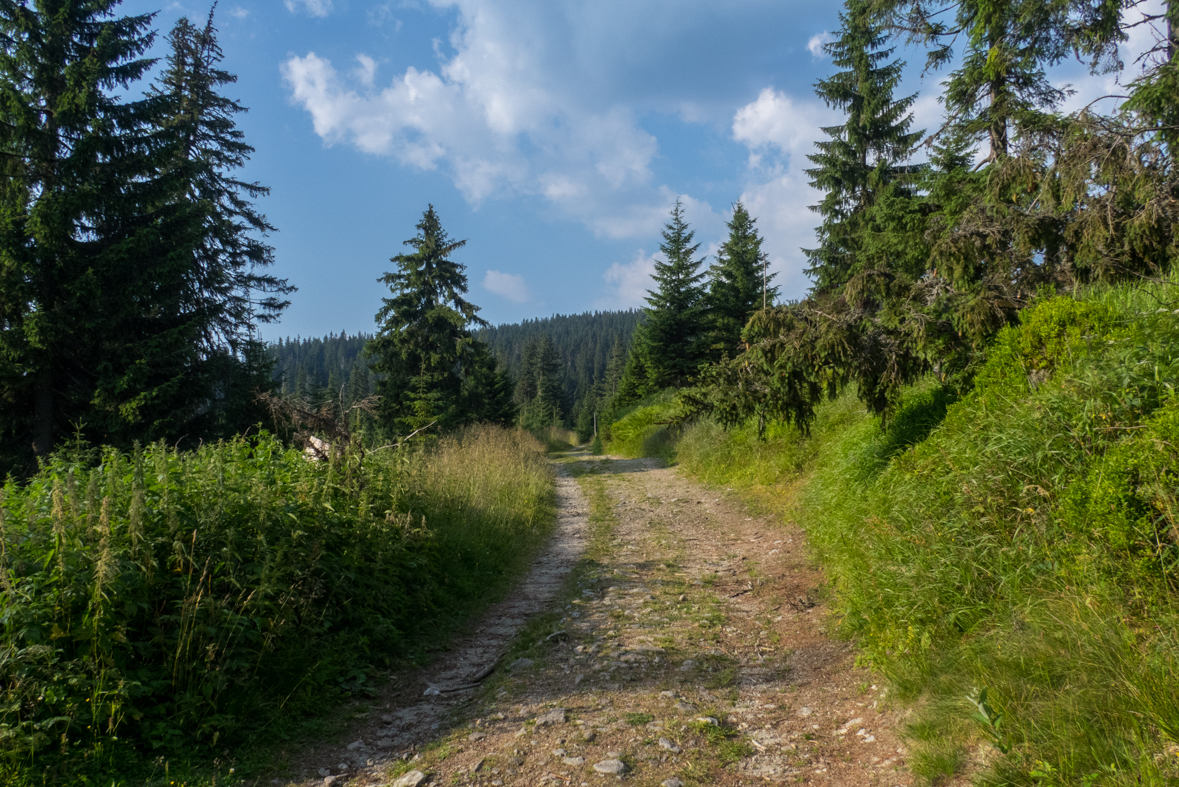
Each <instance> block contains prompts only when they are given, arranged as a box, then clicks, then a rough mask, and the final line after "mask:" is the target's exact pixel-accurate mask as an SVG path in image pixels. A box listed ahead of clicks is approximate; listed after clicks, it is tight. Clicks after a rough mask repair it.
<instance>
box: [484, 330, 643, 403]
mask: <svg viewBox="0 0 1179 787" xmlns="http://www.w3.org/2000/svg"><path fill="white" fill-rule="evenodd" d="M642 319H643V312H642V310H640V309H630V310H627V311H616V312H614V311H607V312H584V313H582V314H556V315H553V316H552V317H538V318H537V319H535V320H524V321H523V322H518V323H513V324H511V325H500V326H497V327H495V328H484V329H483V330H481V331H479V332H477V333H476V335H477V336H478V337H479V338H480V339H482V340H483V341H485V342H487V344H488V346H490V347H491V351H492V352H493V353H494V354H495V356H496V357H497V358H499V359H500V360H501V361H502V362H503V363H505V364H506V365H507V367H508V369H509V370H510V371H511V373H512V377H513V378H515V379H519V377H520V371H521V367H522V366H523V363H524V347H525V345H527V344H529V343H530V342H536V341H539V340H540V339H541V338H542V337H544V336H547V337H548V338H549V341H551V342H552V343H553V345H554V346H555V347H556V349H557V354H558V355H559V356H560V357H561V369H562V379H561V383H562V387H563V389H564V395H565V407H566V408H567V410H566V412H568V411H569V409H571V408H573V407H574V405H575V404H576V403H577V402H580V401H581V400H582V399H584V398H585V396H586V394H588V393H589V392H590V390H591V389H592V388H593V386H594V383H596V382H598V381H599V380H603V379H604V378H605V375H606V364H607V362H608V361H609V360H610V350H611V349H612V348H613V347H614V344H615V343H616V342H617V343H618V344H620V345H621V347H622V349H623V352H625V351H626V349H627V348H628V347H629V346H630V340H631V337H632V336H634V332H635V328H636V327H638V324H639V323H640V322H641V321H642Z"/></svg>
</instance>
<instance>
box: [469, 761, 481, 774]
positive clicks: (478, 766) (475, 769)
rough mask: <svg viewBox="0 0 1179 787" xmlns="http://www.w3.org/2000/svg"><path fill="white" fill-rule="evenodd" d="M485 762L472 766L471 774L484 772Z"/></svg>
mask: <svg viewBox="0 0 1179 787" xmlns="http://www.w3.org/2000/svg"><path fill="white" fill-rule="evenodd" d="M483 762H484V761H483V760H479V762H477V763H475V764H474V765H472V766H471V773H478V772H479V771H481V770H483Z"/></svg>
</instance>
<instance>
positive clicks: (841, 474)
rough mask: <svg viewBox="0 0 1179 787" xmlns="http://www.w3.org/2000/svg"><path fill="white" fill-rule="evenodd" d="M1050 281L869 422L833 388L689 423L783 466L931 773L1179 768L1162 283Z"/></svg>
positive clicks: (734, 455)
mask: <svg viewBox="0 0 1179 787" xmlns="http://www.w3.org/2000/svg"><path fill="white" fill-rule="evenodd" d="M1174 290H1175V287H1174V285H1173V284H1163V285H1159V286H1155V287H1137V288H1131V287H1122V288H1117V289H1112V290H1111V289H1102V290H1095V291H1094V292H1092V293H1089V294H1087V295H1084V296H1083V297H1082V298H1080V299H1078V300H1074V299H1070V298H1053V299H1047V300H1045V301H1043V302H1041V303H1040V304H1039V305H1038V306H1036V307H1034V308H1033V309H1031V310H1029V311H1028V312H1026V313H1025V314H1024V316H1023V324H1022V325H1021V326H1019V327H1017V328H1012V329H1009V330H1007V331H1005V332H1003V334H1002V335H1001V336H1000V337H999V338H998V340H997V342H996V343H995V345H994V346H993V347H991V348H990V349H989V350H988V356H989V357H988V360H987V362H986V364H985V365H984V367H983V368H982V369H981V371H980V373H979V375H978V377H977V381H976V386H975V388H974V390H973V391H972V392H970V394H969V395H967V396H966V397H964V398H963V399H962V400H961V401H957V402H952V401H951V400H950V398H949V397H948V396H947V395H946V394H945V393H944V392H942V391H940V390H939V389H938V387H937V385H936V383H935V382H933V381H926V382H925V383H923V384H922V385H920V386H917V387H916V388H914V389H912V390H911V391H909V393H908V397H907V399H906V401H905V403H904V405H903V407H902V408H901V411H900V412H899V413H898V415H897V417H896V418H895V419H893V420H892V422H891V424H890V427H889V429H888V430H887V431H882V430H881V429H880V426H879V422H878V421H876V420H875V419H873V418H871V417H869V416H868V415H867V414H866V413H865V412H863V410H862V408H860V407H859V406H858V405H857V404H856V403H855V402H854V400H853V399H852V398H851V397H844V398H842V399H841V400H838V401H836V402H832V403H829V404H827V405H825V406H824V407H823V408H822V409H821V411H820V415H819V419H818V421H817V422H816V424H815V428H814V430H813V432H812V435H811V437H809V438H803V437H802V436H800V435H798V434H797V433H795V432H792V431H790V430H783V431H782V432H780V433H778V434H772V435H771V439H770V440H769V441H768V442H767V443H765V444H758V443H757V442H756V440H755V439H754V437H753V433H752V432H751V431H750V430H734V431H733V432H730V433H725V432H723V431H721V430H719V429H718V428H717V427H715V426H713V425H710V424H707V423H704V424H699V425H697V426H695V427H693V428H692V429H690V430H689V431H688V432H687V433H686V434H685V435H684V437H683V439H682V440H681V441H680V442H679V444H678V446H677V447H676V457H677V459H678V460H679V461H680V462H681V463H682V464H683V465H684V466H685V467H686V468H688V469H689V470H690V471H692V472H695V473H697V474H699V475H700V476H702V477H704V478H706V479H708V480H710V481H713V482H716V483H727V484H732V485H736V486H740V487H742V488H745V489H749V490H755V491H756V490H757V489H759V488H762V487H765V488H770V487H775V486H777V487H783V486H790V485H794V486H796V487H799V488H800V491H799V492H798V493H797V494H796V495H793V497H794V498H795V500H796V502H794V503H793V505H792V507H791V508H790V509H789V511H788V512H787V513H789V515H791V516H792V517H794V518H796V519H797V521H798V522H799V523H800V524H801V525H802V526H803V527H804V528H805V529H806V530H807V531H808V534H809V537H810V541H811V544H812V547H813V549H814V550H815V553H816V555H817V556H818V558H819V559H820V560H821V561H822V563H823V564H824V565H825V567H826V569H827V572H828V576H829V578H830V580H831V583H832V585H833V588H834V591H835V598H836V605H837V609H838V613H839V615H840V617H841V620H842V624H843V628H844V630H845V631H847V632H848V633H849V634H851V635H853V636H855V637H856V638H857V640H858V642H859V643H860V645H861V646H862V648H863V653H864V656H865V657H866V658H867V659H868V660H870V661H871V662H872V663H873V664H875V666H876V667H877V668H878V669H880V670H881V671H882V672H884V673H885V674H886V675H887V676H888V678H889V679H890V681H891V684H892V686H893V688H894V696H896V697H898V698H899V699H900V700H901V701H904V702H908V703H912V704H913V706H914V707H915V709H916V714H915V715H914V716H913V717H912V719H913V720H912V723H911V725H910V728H909V734H910V737H911V738H912V740H913V742H914V744H915V745H914V752H913V756H912V762H913V765H914V768H915V770H916V772H917V773H918V774H919V775H921V776H923V777H925V778H926V780H927V781H928V782H929V783H932V784H938V783H942V782H943V781H945V780H947V779H949V778H951V777H952V776H954V775H955V774H959V773H961V772H963V771H964V770H966V769H970V770H972V771H973V775H974V779H975V781H976V782H978V783H982V784H995V785H998V784H1003V785H1098V784H1101V785H1131V784H1179V757H1177V756H1176V753H1177V752H1179V636H1177V635H1176V632H1177V631H1179V596H1177V592H1176V591H1177V590H1179V576H1177V575H1176V572H1177V569H1179V527H1177V522H1176V513H1177V512H1179V447H1177V446H1179V398H1176V393H1175V385H1176V384H1177V383H1179V316H1177V315H1176V306H1179V297H1177V294H1176V293H1175V291H1174Z"/></svg>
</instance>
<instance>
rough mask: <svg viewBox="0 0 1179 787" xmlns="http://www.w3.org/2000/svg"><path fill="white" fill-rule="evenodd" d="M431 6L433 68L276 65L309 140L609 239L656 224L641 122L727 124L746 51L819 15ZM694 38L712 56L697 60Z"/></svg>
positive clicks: (759, 4) (630, 7)
mask: <svg viewBox="0 0 1179 787" xmlns="http://www.w3.org/2000/svg"><path fill="white" fill-rule="evenodd" d="M324 1H325V0H299V2H303V3H307V2H324ZM287 2H294V0H287ZM429 4H430V5H432V6H433V7H434V8H436V9H440V10H443V11H446V12H449V13H451V14H453V16H451V17H450V18H451V19H452V22H451V24H452V27H451V31H450V35H449V38H448V40H447V41H445V42H442V41H438V42H436V46H435V48H434V51H435V56H436V62H433V63H415V64H414V65H413V66H411V67H409V68H405V69H404V71H400V69H399V73H396V74H390V75H387V76H384V77H382V75H381V74H379V72H378V69H376V68H375V64H371V65H370V64H367V63H365V62H364V61H358V62H360V63H361V68H359V69H356V68H354V67H352V66H339V67H338V66H336V65H334V64H333V62H332V61H330V60H328V59H327V58H325V57H322V56H319V55H317V54H315V53H314V52H311V53H303V54H300V55H297V56H292V57H290V58H289V59H288V60H287V61H286V63H285V64H284V65H283V73H284V76H285V79H286V83H287V85H288V88H289V90H290V95H291V96H292V98H293V99H294V101H295V102H296V103H297V104H299V105H301V106H302V107H303V108H304V109H305V110H306V111H307V113H308V114H309V115H310V117H311V120H312V123H313V125H314V128H315V131H316V133H317V134H319V135H320V136H321V137H322V139H323V140H324V142H325V143H326V144H328V145H349V146H352V147H355V148H356V149H358V150H361V151H364V152H366V153H372V154H377V155H382V156H388V157H390V158H392V159H395V160H396V161H398V162H400V163H401V164H403V165H406V166H412V167H416V168H419V169H434V170H437V171H439V172H440V173H442V174H444V175H445V176H447V177H449V179H450V180H451V182H452V183H453V184H454V185H455V186H456V187H457V188H458V189H460V190H461V191H462V193H463V195H464V196H465V198H466V199H467V200H468V202H469V203H470V204H472V205H473V206H478V205H479V204H480V203H481V202H482V201H483V200H486V199H489V198H502V197H518V196H525V197H535V198H538V199H539V200H541V201H542V202H543V203H547V204H548V205H549V206H554V207H556V208H557V210H558V213H559V214H561V215H563V216H565V217H567V218H570V219H572V220H574V221H577V222H579V223H581V224H583V225H584V226H586V227H588V228H590V229H591V230H592V231H593V232H595V233H596V234H598V235H601V236H604V237H608V238H632V237H633V238H641V237H644V236H646V235H649V234H650V232H652V231H653V230H655V231H657V230H658V228H659V226H660V225H661V223H662V221H663V220H664V219H665V216H664V215H662V213H661V212H662V209H663V207H664V204H663V203H664V202H665V201H666V200H665V198H664V197H665V195H664V193H663V192H664V186H663V184H660V183H658V182H656V179H655V174H654V171H653V170H654V162H655V161H656V160H657V158H658V157H659V155H660V148H659V144H658V141H657V140H656V138H655V136H653V135H652V134H651V133H649V131H648V130H647V129H646V128H644V121H645V120H646V119H647V118H649V117H656V118H657V117H660V116H662V117H678V118H679V120H680V121H681V122H684V123H691V124H718V123H720V124H723V123H727V122H728V121H729V120H730V119H731V117H732V112H733V106H734V103H742V102H744V101H745V100H747V99H746V98H745V97H744V96H742V97H741V99H740V100H739V101H738V100H737V99H735V98H734V94H735V93H737V92H739V91H743V90H744V88H743V87H739V85H744V84H746V83H747V80H748V79H749V75H750V73H753V72H757V71H758V70H761V69H766V68H767V65H766V61H765V59H764V57H762V56H761V55H759V54H758V51H759V49H762V50H764V48H765V47H770V46H776V45H778V39H777V33H775V32H772V30H771V28H774V27H775V26H776V25H779V23H782V24H785V22H786V20H795V19H797V18H799V15H800V14H802V15H806V14H810V13H812V12H813V13H818V12H817V11H814V9H813V8H812V7H811V6H807V5H806V4H804V3H802V2H801V0H795V2H792V3H786V4H783V3H781V2H780V0H731V2H730V3H729V4H728V5H726V8H725V12H724V14H722V15H718V14H717V13H716V6H715V2H714V0H680V2H679V3H678V4H676V7H675V12H674V13H669V12H670V11H671V8H670V7H669V6H667V5H666V4H663V3H653V4H652V3H634V2H631V0H601V2H599V3H590V4H587V3H583V2H573V1H571V0H429ZM403 7H405V3H404V2H402V3H397V2H379V3H374V4H373V5H372V6H371V7H370V8H369V17H368V21H369V22H370V23H372V24H385V23H388V22H390V21H394V20H395V17H394V11H395V10H396V11H397V13H400V9H401V8H403ZM701 36H705V37H707V39H708V40H709V41H710V42H711V46H710V47H709V50H708V51H710V52H716V53H721V52H723V53H724V55H723V56H719V55H718V56H717V57H713V58H711V59H709V58H702V57H701V56H700V51H701V50H700V46H699V45H698V41H699V39H700V37H701ZM730 41H731V42H734V43H735V42H737V41H740V42H741V45H740V46H728V45H727V43H728V42H730ZM371 54H372V55H375V56H376V57H375V58H374V60H375V61H376V62H380V60H381V58H380V57H379V53H375V52H374V53H371ZM705 60H708V61H709V62H704V61H705Z"/></svg>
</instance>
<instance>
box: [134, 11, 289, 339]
mask: <svg viewBox="0 0 1179 787" xmlns="http://www.w3.org/2000/svg"><path fill="white" fill-rule="evenodd" d="M168 42H169V44H170V45H171V51H170V53H169V55H168V59H167V67H166V68H165V70H164V71H163V73H162V74H161V76H160V77H159V79H158V80H157V81H156V84H155V85H154V87H153V90H152V95H154V96H155V97H156V98H157V99H158V100H159V101H160V102H161V104H162V105H163V107H164V111H165V113H166V116H165V121H164V129H163V138H164V139H165V140H166V142H167V144H168V150H169V160H168V165H167V170H166V173H165V174H166V175H168V176H169V177H170V178H171V185H172V186H173V188H174V189H175V193H176V199H177V201H179V202H181V203H182V204H185V205H188V206H190V208H191V209H192V210H193V212H194V214H195V215H194V217H193V218H194V220H195V221H196V223H197V227H196V237H195V238H194V241H195V242H194V243H193V245H192V249H191V255H192V258H191V268H190V273H189V276H188V281H187V282H186V287H185V289H184V299H185V301H184V304H183V309H184V311H185V313H186V314H189V315H192V319H194V320H197V321H199V330H200V334H199V342H200V346H201V348H202V350H203V351H204V352H206V353H208V352H214V351H217V350H220V349H223V348H228V349H229V350H230V351H232V352H236V351H237V350H238V349H239V348H240V346H241V345H242V343H243V342H245V341H247V340H248V339H249V338H250V337H251V336H252V334H253V330H254V328H255V326H256V324H258V323H270V322H274V321H276V320H277V319H278V318H279V316H280V315H281V314H282V312H283V310H284V309H285V308H286V307H287V305H288V302H287V301H285V300H283V298H282V297H281V296H283V295H286V294H288V293H290V292H292V291H293V289H294V288H293V287H291V286H290V285H289V284H288V283H287V281H286V280H285V279H279V278H276V277H275V276H273V275H270V274H268V273H266V272H265V271H264V269H265V268H268V267H270V266H271V265H272V264H273V263H274V249H273V248H271V247H270V246H269V245H268V244H267V243H266V242H265V241H264V238H265V236H266V235H267V234H269V233H271V232H274V231H275V230H274V227H273V226H272V225H271V224H270V222H268V221H267V220H266V217H265V216H263V215H262V214H261V213H259V212H258V211H257V209H256V208H255V207H254V205H253V203H252V201H253V200H256V199H258V198H259V197H263V196H266V195H267V194H269V193H270V190H269V189H268V188H266V187H264V186H262V185H261V184H259V183H255V182H247V181H243V180H239V179H237V178H236V177H234V173H235V172H236V171H237V170H240V169H241V168H242V167H243V166H245V164H246V162H247V161H248V160H249V158H250V156H251V155H252V154H253V153H254V148H253V147H251V146H250V145H249V144H247V143H246V141H245V135H244V134H243V133H242V131H241V129H239V128H238V127H237V123H236V120H235V117H236V116H237V115H238V114H241V113H243V112H245V111H246V109H245V107H243V106H242V105H241V104H239V103H238V102H236V101H234V100H232V99H229V98H226V97H225V96H223V95H221V94H220V92H219V90H220V89H221V88H223V87H224V86H225V85H232V84H234V83H236V82H237V77H236V76H234V75H233V74H230V73H228V72H227V71H225V70H223V69H222V68H220V63H221V60H222V58H223V55H222V51H221V47H220V45H219V44H218V43H217V28H216V27H215V26H214V24H213V11H210V12H209V17H208V19H207V20H206V21H205V24H204V25H203V26H197V25H194V24H193V23H191V22H190V21H189V20H188V19H186V18H182V19H180V20H179V21H178V22H177V23H176V25H175V27H174V28H173V29H172V32H171V33H170V34H169V36H168Z"/></svg>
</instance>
